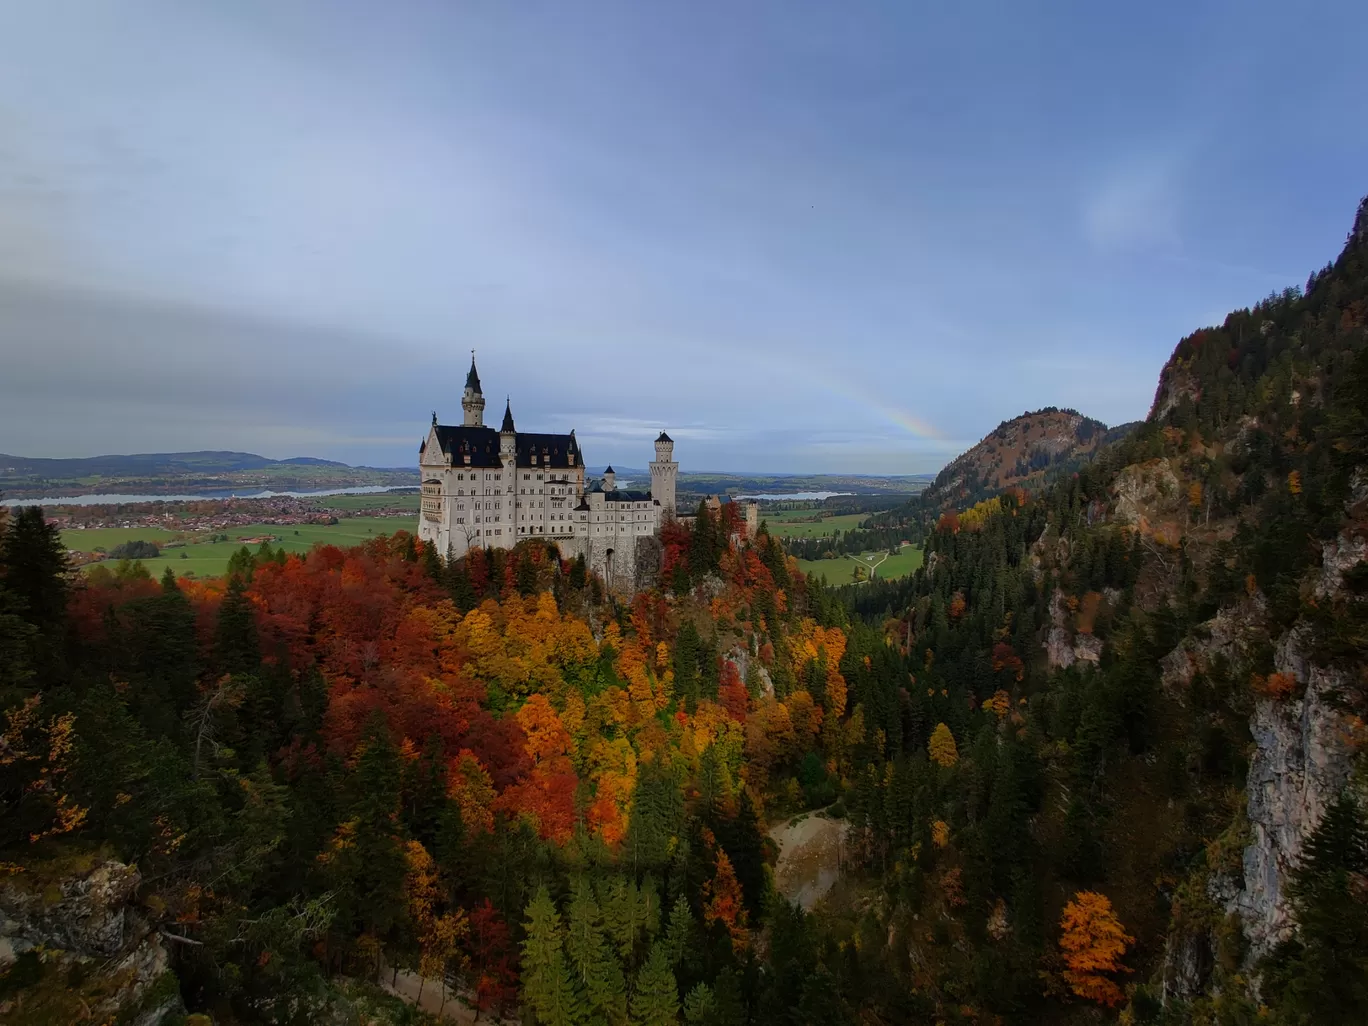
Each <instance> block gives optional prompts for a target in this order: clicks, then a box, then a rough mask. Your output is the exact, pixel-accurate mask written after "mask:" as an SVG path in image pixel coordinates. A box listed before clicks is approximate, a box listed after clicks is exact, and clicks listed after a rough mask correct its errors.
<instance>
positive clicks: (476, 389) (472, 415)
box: [461, 349, 485, 427]
mask: <svg viewBox="0 0 1368 1026" xmlns="http://www.w3.org/2000/svg"><path fill="white" fill-rule="evenodd" d="M484 407H485V401H484V394H483V393H482V392H481V391H480V372H479V371H477V370H476V369H475V350H473V349H472V350H471V351H470V373H469V374H467V375H466V383H465V392H464V393H462V395H461V409H463V410H465V426H466V427H484Z"/></svg>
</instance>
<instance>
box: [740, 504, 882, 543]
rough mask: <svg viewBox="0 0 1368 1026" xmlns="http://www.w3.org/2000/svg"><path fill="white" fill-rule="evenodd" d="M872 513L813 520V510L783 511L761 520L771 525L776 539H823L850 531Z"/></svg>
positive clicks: (767, 515)
mask: <svg viewBox="0 0 1368 1026" xmlns="http://www.w3.org/2000/svg"><path fill="white" fill-rule="evenodd" d="M872 515H873V514H870V513H843V514H841V515H840V516H834V517H823V518H822V519H821V520H817V521H814V520H812V516H813V513H812V511H811V510H781V511H779V512H777V513H766V514H764V515H763V516H762V517H761V518H760V519H761V520H763V521H764V522H765V523H767V524H768V525H769V532H770V534H772V535H774V537H776V538H822V537H825V536H827V535H831V534H835V533H836V532H837V531H849V530H852V529H853V528H856V527H859V526H860V524H861V523H862V522H864V521H865V520H867V519H869V517H870V516H872Z"/></svg>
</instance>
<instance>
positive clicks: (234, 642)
mask: <svg viewBox="0 0 1368 1026" xmlns="http://www.w3.org/2000/svg"><path fill="white" fill-rule="evenodd" d="M214 661H215V663H216V664H217V666H218V669H219V671H220V672H222V673H231V674H251V673H256V672H257V671H258V670H259V669H261V646H260V642H259V641H258V640H257V626H256V612H255V610H254V609H253V608H252V602H251V600H250V599H249V598H247V586H246V585H245V584H244V583H243V579H242V577H241V575H234V576H233V577H232V578H230V579H229V581H228V591H227V593H226V594H225V595H224V596H223V603H222V604H221V605H220V606H219V613H218V624H217V625H216V628H215V631H214Z"/></svg>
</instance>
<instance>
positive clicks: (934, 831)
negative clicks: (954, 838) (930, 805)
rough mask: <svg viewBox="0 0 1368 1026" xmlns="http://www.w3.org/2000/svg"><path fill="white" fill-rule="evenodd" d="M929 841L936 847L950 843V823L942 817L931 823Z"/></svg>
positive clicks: (942, 846)
mask: <svg viewBox="0 0 1368 1026" xmlns="http://www.w3.org/2000/svg"><path fill="white" fill-rule="evenodd" d="M931 843H932V844H934V845H935V846H936V847H937V848H944V847H945V846H946V845H947V844H949V843H950V824H949V823H947V822H945V820H943V819H938V820H936V821H935V822H934V823H932V824H931Z"/></svg>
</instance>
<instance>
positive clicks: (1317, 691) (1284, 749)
mask: <svg viewBox="0 0 1368 1026" xmlns="http://www.w3.org/2000/svg"><path fill="white" fill-rule="evenodd" d="M1302 642H1303V638H1302V635H1301V632H1300V631H1298V630H1294V631H1292V632H1291V633H1289V634H1288V635H1287V636H1285V637H1284V638H1283V639H1282V642H1281V644H1279V646H1278V650H1277V658H1276V669H1277V671H1278V672H1279V673H1290V674H1292V675H1293V676H1294V677H1296V678H1297V681H1298V682H1299V683H1303V684H1305V690H1304V693H1303V694H1302V696H1301V697H1300V698H1297V699H1294V700H1290V701H1275V700H1272V699H1261V700H1260V701H1259V702H1258V703H1257V704H1256V705H1255V709H1254V715H1253V716H1252V718H1251V722H1250V732H1251V734H1252V735H1253V737H1254V743H1255V746H1256V747H1255V751H1254V756H1253V758H1252V759H1251V761H1250V765H1249V778H1248V785H1247V789H1248V800H1249V803H1248V809H1247V815H1248V818H1249V825H1250V829H1251V830H1252V832H1253V843H1252V844H1250V845H1249V846H1248V847H1247V848H1246V849H1245V853H1244V880H1243V883H1244V886H1243V889H1242V890H1240V891H1239V892H1238V893H1236V894H1235V895H1234V896H1233V897H1232V898H1231V900H1230V901H1229V903H1228V907H1229V909H1230V910H1231V911H1234V912H1238V913H1239V915H1240V918H1241V919H1242V920H1243V922H1244V927H1245V936H1246V938H1247V939H1248V941H1249V949H1248V958H1249V961H1250V962H1251V963H1252V962H1255V961H1257V960H1258V959H1259V958H1261V957H1263V956H1264V955H1266V954H1268V953H1269V952H1270V951H1272V950H1273V948H1274V947H1276V946H1277V944H1278V942H1279V941H1281V940H1284V939H1285V938H1286V937H1287V936H1289V934H1290V932H1291V929H1292V920H1291V912H1290V909H1289V907H1288V900H1287V879H1288V873H1289V871H1290V870H1291V869H1292V868H1293V867H1294V866H1295V865H1296V863H1297V858H1298V856H1299V855H1300V853H1301V848H1302V843H1303V842H1304V841H1305V839H1306V837H1307V835H1308V834H1310V833H1311V831H1312V830H1314V829H1315V827H1316V824H1317V823H1319V822H1320V819H1321V816H1322V815H1324V813H1325V809H1326V808H1327V807H1328V806H1329V804H1330V803H1331V802H1332V801H1333V800H1334V799H1335V797H1336V796H1337V795H1338V794H1339V793H1340V791H1341V790H1343V788H1344V786H1345V784H1346V783H1347V782H1348V779H1349V770H1350V757H1351V752H1350V749H1349V745H1348V737H1347V734H1346V732H1345V729H1344V724H1343V722H1342V719H1341V716H1340V714H1339V712H1338V711H1337V710H1336V708H1335V704H1334V700H1335V696H1336V694H1337V692H1339V690H1340V689H1341V688H1342V687H1343V686H1344V684H1345V683H1346V681H1345V680H1344V678H1343V675H1342V674H1341V673H1339V672H1338V671H1333V670H1325V669H1322V668H1321V667H1319V666H1316V665H1314V664H1312V663H1310V662H1309V661H1308V660H1307V658H1306V656H1305V655H1304V654H1303V652H1302V649H1301V645H1302Z"/></svg>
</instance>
